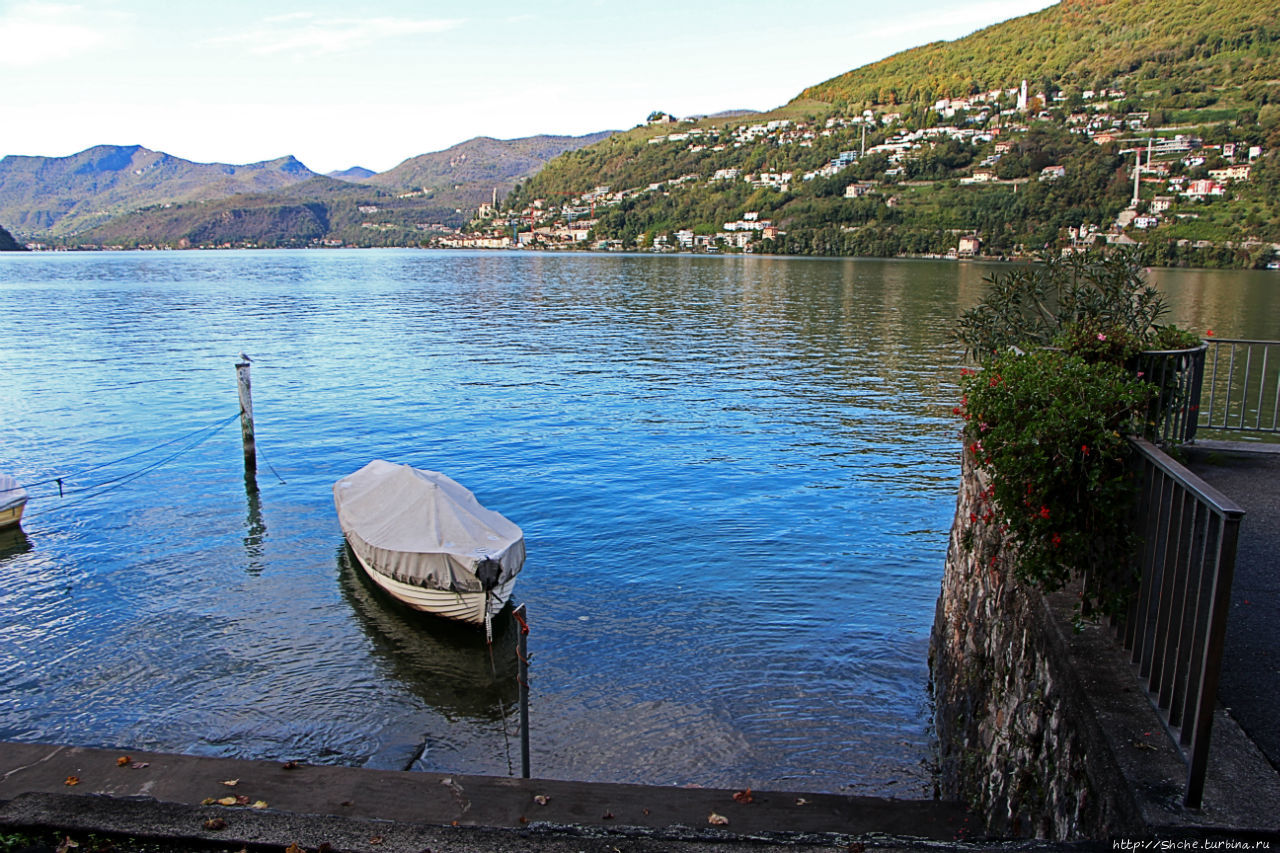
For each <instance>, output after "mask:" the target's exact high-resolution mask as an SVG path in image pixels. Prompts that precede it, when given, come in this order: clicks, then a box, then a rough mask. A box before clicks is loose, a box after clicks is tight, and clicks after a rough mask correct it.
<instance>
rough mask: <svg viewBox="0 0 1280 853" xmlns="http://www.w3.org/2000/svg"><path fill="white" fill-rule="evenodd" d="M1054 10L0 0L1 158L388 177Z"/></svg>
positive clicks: (824, 1) (761, 0)
mask: <svg viewBox="0 0 1280 853" xmlns="http://www.w3.org/2000/svg"><path fill="white" fill-rule="evenodd" d="M1049 5H1051V3H1050V2H1047V0H914V2H911V3H909V4H908V3H885V2H867V1H866V0H789V2H780V0H768V2H765V0H647V2H643V3H640V2H634V0H629V2H616V0H608V1H607V2H606V0H575V1H574V2H569V0H538V2H513V0H486V2H483V3H474V2H473V3H467V2H453V3H447V4H446V3H438V2H429V1H428V0H419V2H412V0H366V2H363V3H356V2H351V0H341V2H331V0H308V2H294V0H257V2H246V0H218V2H214V3H193V2H185V1H184V0H178V2H174V0H86V2H81V3H61V2H8V0H0V81H3V92H4V95H3V99H2V103H0V156H2V155H7V154H30V155H44V156H55V157H62V156H67V155H69V154H74V153H76V152H78V151H82V150H84V149H86V148H89V147H91V146H94V145H101V144H110V145H142V146H145V147H147V148H151V149H153V150H157V151H164V152H166V153H168V154H172V155H174V156H176V157H181V158H184V159H187V160H194V161H197V162H203V163H208V162H218V163H233V164H243V163H253V162H258V161H262V160H271V159H275V158H277V157H282V156H285V155H289V154H291V155H293V156H295V157H297V158H298V159H299V160H301V161H302V162H303V163H305V164H306V165H307V166H308V167H310V168H311V169H313V170H314V171H317V172H329V171H334V170H338V169H345V168H348V167H351V166H363V167H365V168H369V169H373V170H374V171H385V170H387V169H390V168H392V167H393V166H395V165H396V164H398V163H400V162H402V161H403V160H406V159H408V158H410V157H414V156H417V155H419V154H425V153H427V152H431V151H440V150H443V149H445V148H448V147H449V146H451V145H455V144H457V143H459V142H463V141H465V140H467V139H470V138H472V137H475V136H492V137H496V138H498V139H514V138H518V137H523V136H533V135H536V134H541V133H551V134H567V135H580V134H585V133H592V132H595V131H599V130H625V129H627V128H630V127H634V126H635V125H637V124H640V123H642V122H643V121H644V119H645V117H646V116H647V115H648V114H649V113H651V112H652V111H654V110H663V111H666V112H669V113H671V114H673V115H676V116H681V117H683V116H688V115H703V114H709V113H716V112H720V111H723V110H730V109H755V110H767V109H771V108H773V107H776V106H780V105H782V104H784V103H786V102H787V101H789V100H791V99H792V98H793V97H795V96H796V95H797V94H799V93H800V91H801V90H803V89H804V88H805V87H807V86H810V85H813V84H815V83H819V82H822V81H823V80H827V79H829V78H831V77H835V76H837V75H839V74H842V73H844V72H845V71H848V70H850V69H853V68H857V67H859V66H861V65H865V64H867V63H869V62H874V61H876V60H878V59H882V58H884V57H885V56H889V55H891V54H893V53H896V52H898V51H900V50H905V49H907V48H910V47H915V46H917V45H920V44H924V43H926V42H930V41H936V40H939V39H947V40H950V39H955V38H959V37H961V36H964V35H967V34H968V33H971V32H973V31H975V30H978V29H981V28H982V27H985V26H988V25H990V24H993V23H996V22H998V21H1003V20H1008V19H1009V18H1014V17H1018V16H1020V15H1025V14H1029V13H1031V12H1035V11H1037V10H1039V9H1042V8H1045V7H1046V6H1049Z"/></svg>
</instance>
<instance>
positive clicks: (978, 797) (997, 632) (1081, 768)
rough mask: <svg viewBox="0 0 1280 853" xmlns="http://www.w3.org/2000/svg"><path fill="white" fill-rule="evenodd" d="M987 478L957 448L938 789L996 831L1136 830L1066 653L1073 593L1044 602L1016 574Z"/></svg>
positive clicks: (942, 624)
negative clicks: (994, 516) (994, 517)
mask: <svg viewBox="0 0 1280 853" xmlns="http://www.w3.org/2000/svg"><path fill="white" fill-rule="evenodd" d="M986 485H987V484H986V482H985V479H984V477H983V475H982V474H981V472H979V471H977V470H975V467H974V466H973V465H972V464H970V460H969V454H968V453H967V452H966V453H965V461H964V464H963V466H962V475H961V487H960V492H959V497H958V500H957V503H956V516H955V522H954V524H953V526H952V530H951V542H950V545H949V548H948V552H947V564H946V573H945V575H944V578H943V582H942V592H941V595H940V596H939V597H938V606H937V613H936V616H935V619H934V627H933V636H932V640H931V644H930V667H931V670H932V677H933V687H934V698H935V702H936V725H937V733H938V739H939V744H940V754H939V776H940V787H941V795H942V797H943V798H944V799H957V800H961V801H963V802H966V803H968V804H969V805H970V807H971V808H973V810H974V811H975V813H977V814H979V815H983V816H984V817H985V819H986V821H987V830H988V831H989V832H991V833H992V834H995V835H1000V836H1008V835H1020V836H1028V835H1034V836H1036V837H1040V838H1049V839H1070V838H1098V837H1105V836H1107V835H1111V834H1114V833H1116V832H1125V831H1128V830H1132V829H1136V828H1137V827H1138V826H1141V821H1139V820H1138V819H1137V815H1136V808H1135V807H1134V804H1133V803H1132V801H1131V799H1129V798H1127V797H1126V796H1125V795H1124V792H1123V791H1122V790H1120V788H1121V786H1118V785H1117V784H1116V782H1115V780H1116V779H1117V778H1118V777H1119V775H1120V774H1119V770H1118V769H1117V768H1116V766H1115V764H1114V762H1111V761H1109V760H1108V756H1107V755H1106V753H1107V751H1108V750H1107V748H1106V745H1105V744H1103V743H1101V742H1100V739H1099V738H1098V737H1097V736H1096V734H1095V733H1094V732H1092V731H1091V730H1090V729H1091V726H1090V725H1089V723H1088V722H1087V721H1088V720H1090V719H1091V718H1092V715H1091V714H1090V713H1088V712H1087V710H1086V709H1083V708H1082V707H1081V705H1082V698H1083V697H1082V689H1081V685H1080V683H1079V679H1078V678H1077V675H1076V673H1075V672H1074V671H1073V665H1072V664H1071V663H1070V661H1069V660H1068V649H1067V646H1068V645H1069V643H1068V642H1067V641H1066V640H1065V639H1064V637H1063V632H1064V630H1065V631H1066V632H1070V630H1071V628H1070V625H1069V624H1063V619H1062V614H1063V612H1064V611H1065V613H1066V614H1068V615H1069V614H1070V613H1071V608H1072V605H1073V599H1072V598H1071V597H1070V596H1064V595H1058V596H1054V597H1053V598H1056V599H1058V600H1057V601H1056V602H1055V601H1051V600H1049V599H1047V598H1046V597H1045V596H1044V595H1042V594H1040V593H1039V592H1037V591H1035V590H1032V589H1028V588H1026V587H1024V586H1023V585H1022V584H1020V583H1019V582H1018V581H1017V580H1016V579H1015V578H1014V576H1013V571H1012V570H1013V566H1012V561H1011V557H1010V551H1011V549H1009V548H1007V547H1006V548H1001V547H1000V540H1001V535H1000V531H999V530H998V528H997V527H996V524H995V522H994V521H991V520H990V516H989V515H988V510H989V509H990V503H989V499H988V498H987V497H986V493H985V491H984V490H985V488H986ZM984 516H986V517H987V518H988V520H987V521H984V520H983V519H984ZM1055 603H1056V605H1057V607H1056V608H1055V606H1054V605H1055ZM1055 611H1056V612H1055Z"/></svg>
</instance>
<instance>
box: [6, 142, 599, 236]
mask: <svg viewBox="0 0 1280 853" xmlns="http://www.w3.org/2000/svg"><path fill="white" fill-rule="evenodd" d="M608 135H609V133H608V132H605V133H595V134H591V135H588V136H535V137H529V138H525V139H512V140H496V139H488V138H483V137H482V138H477V139H472V140H469V141H467V142H463V143H461V144H459V145H455V146H453V147H452V148H449V149H447V150H446V151H439V152H435V153H433V154H423V155H422V156H420V157H414V158H412V159H410V160H406V161H405V162H403V163H401V164H400V165H399V166H397V167H396V168H394V169H392V170H390V171H388V172H383V173H381V174H374V173H373V172H370V171H369V170H367V169H360V168H355V169H348V170H345V171H343V172H335V173H334V174H333V175H332V176H324V175H316V174H315V173H313V172H311V171H310V170H306V169H305V167H302V164H300V163H298V164H297V165H298V167H299V168H301V169H303V171H300V172H294V173H292V174H291V177H293V178H295V179H294V180H290V181H289V182H287V183H283V184H282V185H278V186H276V187H271V186H252V187H249V188H248V190H249V191H240V192H235V193H228V192H225V189H226V184H225V181H222V179H221V177H220V176H219V181H221V183H219V184H218V185H216V186H213V185H210V186H202V185H201V184H200V181H199V178H200V177H202V176H200V175H194V174H193V175H190V176H189V177H190V179H191V184H192V185H191V186H189V187H188V186H184V187H183V190H184V192H183V193H182V194H179V193H177V192H172V191H171V192H170V193H169V195H167V196H164V197H162V196H161V195H160V194H153V195H152V196H151V197H149V198H145V199H144V197H143V196H141V195H135V196H133V197H132V198H133V206H132V208H128V209H121V208H125V207H127V206H125V205H120V206H117V207H116V208H115V209H114V212H115V213H116V215H115V216H100V217H97V218H96V219H93V220H90V219H89V218H88V217H85V216H81V217H80V218H78V219H77V220H75V224H76V226H77V227H76V228H75V230H74V231H73V230H72V229H71V228H70V227H68V226H67V225H65V224H63V225H62V227H61V228H60V229H57V230H55V229H54V228H49V229H48V231H49V233H50V234H51V235H52V236H54V237H61V238H62V242H72V243H77V244H98V245H109V246H114V245H119V246H139V245H155V246H180V247H185V246H225V245H232V246H240V245H245V246H248V245H254V246H306V245H315V244H316V243H321V242H325V241H327V242H329V243H331V244H333V243H341V244H343V245H359V246H384V245H402V246H403V245H417V244H418V243H420V242H422V241H423V240H424V239H426V238H427V237H428V236H429V235H430V234H431V233H439V232H440V231H442V230H443V229H446V228H457V227H459V226H461V225H463V224H464V223H466V221H467V220H468V219H469V218H470V217H471V215H472V214H473V213H474V212H475V210H476V208H477V207H478V206H479V205H480V204H481V203H482V202H486V201H490V200H491V199H492V198H493V195H494V192H495V189H496V191H497V194H498V197H499V198H501V197H502V196H504V195H506V193H507V192H508V191H509V190H510V188H511V187H512V186H514V185H515V182H516V181H517V180H519V179H520V178H523V177H526V176H528V175H530V174H533V173H535V172H537V170H538V169H540V168H541V167H542V166H543V165H544V164H545V163H546V162H547V161H548V160H550V159H551V158H553V157H555V156H556V155H557V154H560V153H562V152H564V151H569V150H573V149H576V148H580V147H582V146H584V145H589V144H591V143H592V142H595V141H598V140H601V139H604V138H605V137H607V136H608ZM94 150H97V149H94ZM141 150H143V151H145V149H141ZM150 153H152V154H154V152H150ZM77 156H79V155H77ZM157 156H160V157H166V156H167V155H157ZM9 159H15V158H6V160H5V161H0V215H3V213H4V207H3V199H4V197H5V192H6V189H7V186H6V183H7V180H8V179H6V178H5V172H4V171H3V168H2V167H3V165H4V163H5V162H7V161H8V160H9ZM26 159H35V158H26ZM42 159H46V160H48V159H49V158H42ZM98 159H99V160H101V159H103V158H102V157H99V158H98ZM170 159H171V160H176V158H170ZM288 159H292V158H288ZM55 162H56V161H55ZM90 162H97V161H94V160H90ZM177 162H180V163H185V162H186V161H177ZM272 162H273V163H281V162H283V161H272ZM292 162H294V163H297V161H296V160H295V161H292ZM188 165H196V164H188ZM262 165H269V164H255V166H252V167H249V166H241V167H223V168H227V169H236V170H241V171H244V170H250V169H255V168H257V167H259V166H262ZM77 168H83V164H81V165H80V166H78V167H77ZM29 171H30V170H29ZM66 171H67V170H66V169H65V168H64V169H63V170H62V171H61V172H59V180H58V182H57V183H58V184H59V185H64V186H65V185H66V184H67V183H68V181H67V179H66V178H65V177H64V175H63V173H65V172H66ZM73 171H74V170H73ZM97 171H98V172H101V171H102V170H101V169H98V170H97ZM117 171H118V170H117ZM169 189H170V190H172V189H173V187H169ZM82 191H84V189H83V188H82ZM68 195H70V193H68ZM29 219H30V215H29V214H28V221H29ZM65 221H66V217H65V215H64V218H63V219H62V220H60V222H62V223H65Z"/></svg>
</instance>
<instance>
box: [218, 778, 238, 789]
mask: <svg viewBox="0 0 1280 853" xmlns="http://www.w3.org/2000/svg"><path fill="white" fill-rule="evenodd" d="M222 784H224V785H226V786H227V787H228V788H234V787H235V786H236V785H239V784H240V780H239V779H227V780H226V781H225V782H223V783H222Z"/></svg>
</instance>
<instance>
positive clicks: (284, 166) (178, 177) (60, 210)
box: [0, 145, 315, 239]
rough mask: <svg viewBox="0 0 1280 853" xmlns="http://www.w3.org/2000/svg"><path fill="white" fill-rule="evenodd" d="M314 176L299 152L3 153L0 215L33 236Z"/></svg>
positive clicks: (127, 149)
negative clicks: (243, 160) (255, 156)
mask: <svg viewBox="0 0 1280 853" xmlns="http://www.w3.org/2000/svg"><path fill="white" fill-rule="evenodd" d="M312 177H315V173H314V172H312V171H311V170H310V169H308V168H307V167H306V166H304V165H302V164H301V163H299V162H298V161H297V160H296V159H294V158H293V157H281V158H278V159H276V160H267V161H264V162H261V163H251V164H249V165H246V166H233V165H228V164H225V163H193V162H191V161H189V160H183V159H181V158H178V157H174V156H172V155H169V154H164V153H162V152H159V151H151V150H149V149H147V148H143V147H142V146H140V145H127V146H121V145H99V146H96V147H94V148H90V149H88V150H86V151H81V152H80V153H78V154H73V155H71V156H69V157H30V156H20V155H9V156H7V157H4V158H2V159H0V220H3V221H5V222H7V223H8V224H9V227H10V228H12V229H13V230H14V232H15V233H17V234H19V235H21V236H23V237H27V238H39V239H46V238H57V237H69V236H72V235H75V234H77V233H79V232H82V231H85V230H87V229H89V228H91V227H93V226H95V225H98V224H101V223H104V222H106V221H108V220H110V219H111V218H113V217H115V216H118V215H120V214H122V213H127V212H130V211H133V210H137V209H139V208H142V207H145V206H148V205H155V204H170V203H175V202H186V201H200V200H210V199H217V198H225V197H227V196H231V195H235V194H237V193H244V192H262V191H265V190H272V189H277V188H280V187H285V186H288V185H290V184H295V183H298V182H300V181H305V180H307V179H309V178H312Z"/></svg>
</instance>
